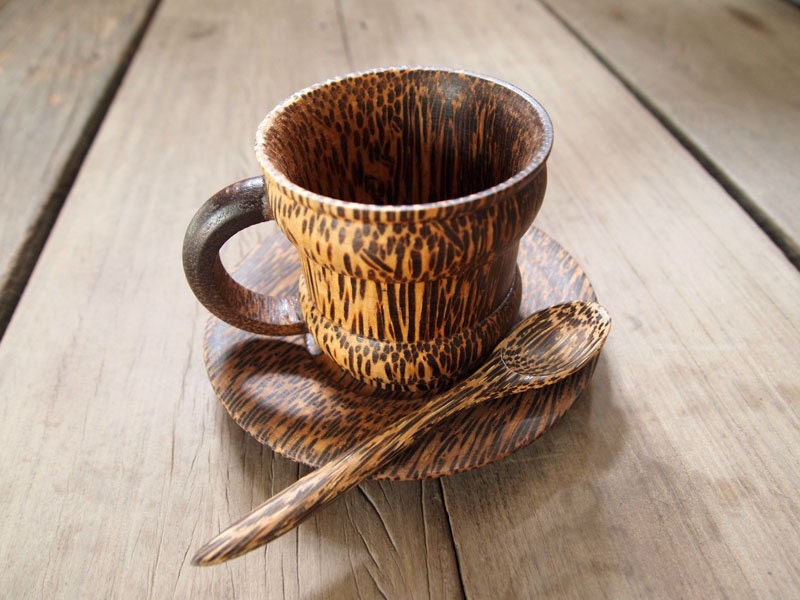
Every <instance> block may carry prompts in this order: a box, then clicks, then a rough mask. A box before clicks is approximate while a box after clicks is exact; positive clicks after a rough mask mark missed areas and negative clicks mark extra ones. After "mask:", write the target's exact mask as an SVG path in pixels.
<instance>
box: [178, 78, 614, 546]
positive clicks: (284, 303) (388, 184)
mask: <svg viewBox="0 0 800 600" xmlns="http://www.w3.org/2000/svg"><path fill="white" fill-rule="evenodd" d="M552 139H553V134H552V125H551V123H550V119H549V117H548V115H547V113H546V112H545V111H544V109H543V108H542V106H541V105H540V104H539V103H538V102H537V101H536V100H534V99H533V98H532V97H531V96H530V95H528V94H527V93H525V92H523V91H522V90H519V89H517V88H515V87H514V86H511V85H509V84H507V83H504V82H502V81H500V80H497V79H494V78H491V77H485V76H480V75H476V74H473V73H468V72H463V71H454V70H449V69H438V68H388V69H378V70H374V71H368V72H362V73H357V74H353V75H348V76H344V77H341V78H337V79H333V80H329V81H327V82H324V83H321V84H318V85H315V86H313V87H311V88H308V89H306V90H304V91H302V92H299V93H297V94H295V95H294V96H292V97H291V98H289V99H288V100H286V101H285V102H284V103H282V104H280V105H279V106H278V107H276V108H275V109H274V110H273V111H271V112H270V113H269V114H268V115H267V117H266V118H265V119H264V121H263V122H262V123H261V125H260V127H259V128H258V132H257V136H256V156H257V159H258V162H259V164H260V166H261V170H262V173H263V175H262V176H260V177H256V178H253V179H250V180H245V181H242V182H239V183H236V184H233V185H231V186H229V187H228V188H225V189H224V190H222V191H221V192H219V193H218V194H217V195H215V196H214V197H212V198H211V199H210V200H208V202H206V203H205V204H204V205H203V207H202V208H201V209H200V210H199V211H198V213H197V214H196V215H195V217H194V219H193V220H192V222H191V224H190V225H189V228H188V230H187V232H186V237H185V240H184V249H183V260H184V269H185V272H186V276H187V280H188V281H189V284H190V286H191V288H192V291H193V292H194V293H195V295H196V296H197V298H198V299H199V300H200V301H201V303H202V304H203V305H204V306H206V307H207V308H208V309H209V311H211V313H213V315H215V316H216V317H217V318H218V319H220V320H221V321H216V320H215V322H216V323H219V325H220V326H221V327H230V328H235V329H238V330H241V331H242V334H243V335H247V336H252V337H254V338H257V337H258V336H262V335H266V336H286V335H290V334H300V333H307V334H309V335H310V336H311V338H313V341H312V342H311V346H313V347H314V349H315V350H316V349H317V348H318V349H319V351H321V353H322V356H323V359H324V361H323V362H324V363H325V364H326V365H335V366H333V367H331V368H332V369H333V370H337V369H338V370H339V371H340V372H341V375H342V378H343V380H344V379H346V380H347V381H350V382H353V384H351V387H352V385H355V386H356V387H358V386H361V387H362V389H361V392H362V393H364V394H366V393H368V392H369V391H375V392H376V394H375V398H374V403H375V407H376V408H375V410H376V412H381V413H386V411H387V408H386V407H387V406H389V407H391V403H392V402H393V397H394V396H396V397H397V398H398V404H399V405H402V406H404V407H406V408H404V409H403V413H407V414H411V415H416V417H415V418H412V419H411V422H416V421H418V420H419V417H420V414H419V413H415V412H414V410H413V406H412V408H410V409H409V408H407V407H408V406H409V403H412V404H413V403H415V402H416V403H418V404H419V406H420V407H425V408H424V411H423V412H426V413H430V412H431V411H432V410H433V407H434V406H435V405H436V394H438V393H440V392H443V391H444V390H447V389H448V388H450V387H452V386H453V385H454V383H455V382H458V381H461V380H463V379H464V378H465V377H467V376H468V375H469V374H470V373H473V372H474V371H475V370H476V369H477V368H478V367H480V366H481V365H482V364H483V363H484V361H486V359H487V357H488V355H489V354H490V353H491V352H492V350H493V348H494V347H495V346H497V344H498V342H500V341H501V340H503V339H504V337H505V336H506V334H507V333H508V332H509V331H510V329H511V328H512V326H513V325H514V323H515V322H517V321H518V320H519V319H520V316H526V314H525V313H526V312H527V311H526V310H524V306H525V302H524V301H523V300H524V298H523V295H524V292H523V289H524V286H525V282H524V281H523V273H525V274H526V275H527V273H526V267H525V265H524V264H522V263H520V265H521V267H520V266H519V265H518V257H519V255H520V243H521V240H523V236H525V235H526V233H527V232H528V230H529V229H530V227H531V224H532V222H533V220H534V218H535V216H536V214H537V213H538V211H539V209H540V207H541V205H542V201H543V198H544V193H545V187H546V182H547V171H546V159H547V157H548V155H549V153H550V148H551V145H552ZM270 220H274V221H275V222H276V224H277V225H278V227H279V229H280V230H281V232H282V233H283V234H284V236H285V237H286V239H287V240H288V241H289V242H290V243H291V245H292V246H293V247H294V249H295V250H296V253H295V256H296V257H297V258H295V260H297V267H296V268H295V269H294V273H293V275H292V276H293V277H295V278H296V284H295V286H294V287H293V290H296V293H293V294H285V295H275V294H272V293H271V290H274V289H276V288H275V287H274V286H271V285H270V284H269V280H270V278H273V277H282V276H283V274H280V273H274V272H263V273H260V274H257V275H256V281H255V284H254V285H252V286H249V287H245V285H242V284H241V283H237V282H236V281H235V280H234V279H233V277H231V275H229V274H228V272H226V270H225V268H224V267H223V265H222V262H221V260H220V258H219V250H220V248H221V247H222V245H223V244H224V243H225V242H226V241H227V240H228V239H230V237H232V236H233V235H234V234H236V233H237V232H239V231H241V230H242V229H244V228H246V227H248V226H250V225H253V224H256V223H259V222H263V221H270ZM526 239H527V238H526ZM523 245H524V244H523ZM573 271H574V269H573ZM535 277H536V276H535V275H534V278H535ZM261 280H263V281H261ZM265 291H266V292H267V293H265ZM581 296H582V297H568V298H564V300H592V299H593V294H592V293H591V291H590V290H589V291H588V292H587V293H586V294H582V295H581ZM556 297H557V293H556ZM521 306H522V307H523V310H522V311H521ZM570 306H572V307H573V308H572V309H571V310H575V311H577V312H581V311H585V310H589V309H587V308H586V307H587V306H589V305H586V304H583V303H581V304H580V305H576V304H572V305H570ZM592 306H593V307H594V308H593V309H592V310H594V311H595V312H594V313H592V314H593V315H594V317H595V318H598V319H599V317H597V315H599V314H601V313H602V315H605V312H604V311H602V310H601V309H600V307H597V306H596V305H592ZM576 307H577V308H576ZM537 308H539V307H537ZM541 308H544V307H541ZM598 311H600V312H598ZM521 313H522V314H521ZM528 320H531V321H536V319H535V318H534V317H529V319H528ZM599 320H600V321H603V322H604V325H603V327H602V328H600V329H595V330H593V334H592V335H590V336H589V337H590V338H592V337H593V336H594V342H595V343H594V345H591V346H587V347H591V348H592V353H591V355H590V356H585V357H584V358H585V360H584V361H583V362H582V363H581V364H580V365H579V366H580V368H581V369H583V368H584V367H587V368H593V365H594V362H596V357H597V354H598V353H599V351H600V348H601V346H602V342H603V341H604V339H605V333H606V332H607V326H608V324H607V315H605V316H604V317H603V318H602V319H599ZM598 322H599V321H598ZM565 323H566V321H565ZM565 327H566V325H565ZM562 333H563V332H562ZM253 334H256V335H253ZM525 335H532V331H531V330H529V329H526V330H525ZM564 339H565V340H567V342H564V343H572V344H573V345H574V344H575V339H574V338H571V337H570V335H565V337H564ZM570 339H571V340H572V342H569V340H570ZM518 341H519V340H518ZM598 341H599V343H597V342H598ZM506 342H507V340H505V341H504V342H503V344H505V343H506ZM550 342H552V339H550V340H549V341H548V343H550ZM207 343H208V338H207ZM584 343H586V344H588V343H589V340H588V339H587V340H584ZM213 353H214V350H213V349H212V348H210V347H209V346H208V345H207V364H209V363H208V355H209V354H213ZM493 356H495V357H496V356H497V354H494V355H493ZM217 362H218V363H219V361H217ZM501 362H502V361H501ZM577 371H578V368H575V369H573V370H571V371H569V372H566V370H564V372H563V373H562V375H561V377H560V378H559V381H560V380H561V379H564V378H568V377H570V376H572V375H573V374H574V373H576V372H577ZM209 373H210V375H211V379H212V383H215V382H214V380H215V378H219V377H228V376H227V375H225V376H223V375H221V374H220V373H219V372H218V370H215V371H214V373H213V374H212V371H211V370H209ZM589 375H591V373H590V372H589ZM333 379H337V377H333ZM585 379H586V380H587V381H584V382H583V384H582V386H585V385H586V383H587V382H588V378H585ZM470 381H472V384H471V385H472V387H469V389H470V391H471V394H472V395H473V396H474V395H475V394H478V395H480V394H481V393H482V392H481V391H480V388H481V385H480V381H478V382H477V385H476V382H475V381H474V378H472V379H470ZM552 383H553V382H552V381H549V382H545V383H543V384H542V385H539V386H538V387H539V388H543V387H545V386H546V385H549V384H552ZM462 387H463V384H462ZM215 389H217V385H216V384H215ZM459 389H460V388H459ZM526 389H527V388H526ZM531 389H532V388H531ZM581 389H582V387H581ZM523 391H525V390H517V391H516V392H509V393H520V394H521V393H522V392H523ZM573 391H574V390H573ZM218 392H219V390H218ZM265 393H269V392H268V390H265ZM578 393H579V392H578ZM448 394H449V392H445V393H444V394H443V395H442V398H445V397H446V396H448ZM223 395H224V394H223ZM223 395H221V399H223V403H224V402H225V401H224V398H222V396H223ZM576 395H577V394H574V393H573V394H571V395H570V398H571V400H570V402H569V404H571V401H572V400H574V397H575V396H576ZM418 396H424V398H417V397H418ZM431 398H433V400H431ZM463 400H464V398H462V401H463ZM287 401H289V402H290V401H291V400H290V399H287ZM426 402H427V403H428V404H426ZM379 405H380V406H379ZM226 408H229V411H230V407H229V406H227V404H226ZM388 410H389V412H391V408H389V409H388ZM453 412H458V409H457V410H455V411H453ZM466 412H467V411H465V413H466ZM399 416H400V415H398V417H399ZM234 418H236V417H235V415H234ZM404 418H406V419H408V417H407V416H406V417H404ZM398 420H400V419H399V418H398ZM237 421H238V419H237ZM437 422H438V421H437ZM537 435H538V434H537ZM396 437H397V436H395V438H396ZM400 437H402V436H400ZM533 437H535V436H532V437H531V439H532V438H533ZM395 441H396V440H395ZM415 441H419V440H416V438H415ZM337 443H341V444H342V447H341V452H342V453H344V452H345V451H346V450H348V449H349V448H350V447H352V446H354V445H357V444H358V443H362V444H363V443H364V440H363V439H361V440H359V439H358V436H357V435H356V436H355V437H354V439H347V438H346V437H345V438H343V439H340V440H337ZM403 444H404V445H403V448H405V447H406V446H408V445H410V444H411V442H403ZM379 445H380V444H379ZM376 452H377V450H376V449H375V448H372V449H371V450H370V451H369V453H370V454H375V453H376ZM396 454H397V453H395V454H392V456H388V455H387V457H383V458H382V459H381V460H382V462H380V461H379V462H380V464H379V465H377V466H376V467H375V468H373V469H372V471H370V472H369V473H366V474H365V471H363V470H362V471H358V475H357V476H354V478H351V480H350V481H351V484H352V485H354V484H355V483H357V482H358V481H360V480H362V479H363V478H364V477H367V476H370V475H371V474H372V473H373V472H374V471H376V470H377V467H379V466H383V465H384V464H386V463H388V462H389V460H390V459H391V458H394V456H396ZM318 477H321V476H318ZM337 490H338V492H341V489H339V488H337ZM338 492H337V494H338ZM337 494H333V495H332V496H330V498H331V499H332V498H333V497H335V496H336V495H337ZM295 502H297V499H295ZM322 504H324V502H323V503H322ZM311 505H312V506H314V505H313V503H312V504H311ZM312 510H313V508H312ZM251 525H252V523H251ZM294 525H296V522H294V521H292V522H291V525H290V526H294ZM248 535H249V534H248ZM251 539H252V536H251ZM259 539H260V538H259ZM260 543H264V542H263V541H262V542H260ZM251 545H252V544H251ZM256 545H257V544H256ZM252 547H255V546H252ZM248 549H251V546H248ZM234 555H235V554H230V555H224V556H223V557H222V558H221V559H220V558H219V557H218V556H215V558H216V559H217V561H218V560H225V559H227V558H230V557H232V556H234ZM200 562H203V561H200ZM206 562H211V561H206Z"/></svg>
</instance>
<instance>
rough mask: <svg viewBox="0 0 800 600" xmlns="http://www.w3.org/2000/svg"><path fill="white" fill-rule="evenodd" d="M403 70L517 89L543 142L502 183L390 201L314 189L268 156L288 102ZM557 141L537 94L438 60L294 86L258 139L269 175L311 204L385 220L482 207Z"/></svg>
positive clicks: (531, 171)
mask: <svg viewBox="0 0 800 600" xmlns="http://www.w3.org/2000/svg"><path fill="white" fill-rule="evenodd" d="M404 71H431V72H442V73H450V74H456V75H466V76H468V77H473V78H476V79H481V80H484V81H487V82H490V83H493V84H495V85H499V86H501V87H504V88H506V89H507V90H509V91H511V92H512V93H514V94H516V95H518V96H520V97H521V98H523V99H524V100H525V101H526V102H527V103H528V104H529V105H530V106H532V107H533V109H534V111H535V113H536V114H537V116H538V117H539V120H540V122H541V124H542V129H543V136H542V143H541V145H540V147H539V149H538V150H537V151H536V153H535V154H534V155H533V157H532V158H531V159H530V160H529V161H528V162H527V163H526V164H525V165H524V166H523V167H522V168H521V169H518V170H517V171H516V172H515V173H514V174H513V175H512V176H511V177H509V178H507V179H505V180H503V181H501V182H499V183H496V184H495V185H493V186H491V187H488V188H485V189H482V190H480V191H477V192H473V193H471V194H467V195H464V196H457V197H454V198H446V199H443V200H435V201H433V202H421V203H418V204H391V205H385V204H372V203H363V202H354V201H352V200H344V199H342V198H334V197H332V196H326V195H325V194H320V193H318V192H313V191H311V190H309V189H308V188H305V187H303V186H301V185H298V184H297V183H295V182H294V181H292V180H291V179H289V177H287V176H286V174H285V173H284V172H283V171H282V170H281V169H279V168H278V167H277V166H276V165H275V164H274V162H273V161H272V160H271V159H270V158H269V156H267V154H266V152H265V151H264V148H265V146H266V143H265V142H266V133H267V131H268V130H269V128H270V126H271V124H272V122H273V121H274V120H275V118H277V116H278V115H279V114H281V113H282V112H283V111H284V110H286V108H287V107H289V106H290V105H292V104H294V103H295V102H297V101H298V100H299V99H300V98H302V97H304V96H306V95H308V94H310V93H312V92H314V91H316V90H318V89H320V88H324V87H327V86H329V85H333V84H335V83H338V82H341V81H345V80H348V79H356V78H359V77H364V76H366V75H373V74H380V73H392V72H394V73H398V72H404ZM552 146H553V124H552V122H551V120H550V115H548V113H547V111H546V110H545V108H544V107H543V106H542V104H541V103H540V102H539V101H538V100H536V99H535V98H534V97H533V96H531V95H530V94H529V93H528V92H526V91H525V90H523V89H521V88H519V87H517V86H515V85H513V84H511V83H508V82H507V81H503V80H502V79H499V78H497V77H493V76H490V75H484V74H481V73H476V72H474V71H470V70H466V69H453V68H449V67H438V66H394V67H379V68H375V69H368V70H363V71H355V72H352V73H348V74H345V75H340V76H338V77H333V78H331V79H327V80H325V81H322V82H320V83H315V84H314V85H311V86H308V87H306V88H304V89H302V90H300V91H298V92H295V93H294V94H292V95H291V96H289V97H288V98H287V99H286V100H284V101H283V102H281V103H280V104H278V105H277V106H276V107H275V108H273V109H272V110H271V111H270V112H269V113H267V115H266V117H264V119H263V120H262V121H261V123H260V124H259V126H258V129H257V131H256V139H255V153H256V159H257V160H258V162H259V165H260V166H261V169H262V170H263V172H264V175H268V176H269V177H270V178H271V179H272V180H274V181H275V183H277V184H278V185H279V186H281V187H282V188H284V189H285V190H287V191H289V192H290V193H291V194H292V195H293V196H294V197H295V198H298V199H302V200H303V202H304V203H305V204H307V205H309V207H310V208H313V209H316V210H322V211H323V212H326V213H329V214H332V215H335V216H338V217H343V218H346V217H347V216H348V215H352V213H353V212H356V214H358V215H359V216H360V217H362V218H363V216H364V215H365V214H372V215H374V216H375V217H376V218H378V219H379V220H383V219H382V217H383V218H385V217H389V220H392V219H391V217H393V216H396V215H398V213H399V214H402V217H403V218H404V219H409V218H426V217H430V216H434V215H435V214H436V213H437V212H438V211H440V210H442V209H456V208H467V209H470V208H471V207H472V206H474V207H475V208H477V206H479V205H482V203H481V202H480V201H481V200H483V199H486V198H490V197H495V196H496V195H497V194H500V193H502V192H504V191H505V190H507V189H509V188H513V187H515V186H517V185H518V184H519V183H521V182H523V181H525V180H526V179H528V178H530V177H532V176H533V175H535V174H536V173H537V171H538V170H539V169H540V168H542V167H543V166H544V164H545V162H546V160H547V158H548V156H549V155H550V151H551V149H552Z"/></svg>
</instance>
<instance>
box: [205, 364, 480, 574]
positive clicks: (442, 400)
mask: <svg viewBox="0 0 800 600" xmlns="http://www.w3.org/2000/svg"><path fill="white" fill-rule="evenodd" d="M487 366H488V365H487ZM477 381H480V380H476V379H474V378H471V379H469V380H467V381H464V382H462V384H460V385H457V386H456V387H455V388H453V389H451V390H450V391H449V392H446V393H445V394H443V395H439V396H437V397H436V398H434V399H432V400H430V401H429V402H427V403H426V404H425V405H424V406H421V407H420V408H418V409H417V410H415V411H413V412H412V413H410V414H409V415H407V416H406V417H404V418H403V419H400V420H399V421H397V422H396V423H394V424H393V425H392V426H390V427H388V428H387V429H386V430H384V431H383V432H381V433H380V434H379V435H377V436H374V437H372V438H369V439H367V440H365V441H363V442H361V443H360V444H358V445H357V446H355V447H354V448H352V449H351V450H350V451H348V452H346V453H344V454H343V455H342V456H339V457H338V458H336V459H334V460H332V461H330V462H328V463H326V464H325V465H323V466H322V467H320V468H319V469H317V470H316V471H312V472H311V473H309V474H308V475H306V476H305V477H302V478H300V479H298V480H297V481H296V482H295V483H293V484H292V485H290V486H289V487H287V488H285V489H283V490H282V491H280V492H278V493H277V494H276V495H274V496H273V497H272V498H270V499H269V500H267V501H266V502H265V503H263V504H262V505H260V506H259V507H257V508H255V509H254V510H253V511H252V512H250V513H249V514H247V515H245V516H244V517H243V518H241V519H239V520H238V521H237V522H236V523H234V524H233V525H231V526H230V527H228V528H227V529H226V530H224V531H223V532H221V533H220V534H219V535H217V536H216V537H215V538H214V539H212V540H211V541H210V542H208V543H207V544H206V545H205V546H203V547H202V548H201V549H200V550H199V551H198V552H197V554H196V555H195V557H194V559H193V560H192V563H193V564H195V565H213V564H218V563H221V562H225V561H227V560H230V559H231V558H236V557H237V556H240V555H242V554H245V553H246V552H250V551H251V550H255V549H256V548H258V547H259V546H262V545H264V544H266V543H268V542H270V541H272V540H274V539H275V538H277V537H279V536H281V535H283V534H284V533H286V532H287V531H290V530H291V529H294V528H295V527H297V526H298V525H299V524H300V522H301V521H303V520H304V519H305V518H306V517H308V516H309V515H310V514H311V513H313V512H315V511H316V510H318V509H320V508H322V507H323V506H326V505H327V504H329V503H330V502H332V501H333V500H335V499H336V498H338V497H339V496H340V495H341V494H343V493H345V492H346V491H348V490H349V489H350V488H352V487H354V486H356V485H358V484H359V483H361V482H362V481H364V480H365V479H366V478H368V477H369V476H370V475H372V474H373V473H374V472H375V471H377V470H378V469H380V468H381V467H382V466H383V465H385V464H386V463H387V462H388V461H390V460H391V459H392V458H394V457H395V456H396V455H397V454H398V453H400V452H401V451H403V450H405V449H406V448H408V447H409V446H411V445H412V444H413V443H414V442H415V441H416V440H417V439H419V437H420V435H422V434H423V433H425V432H426V431H428V430H429V429H430V428H431V427H432V426H434V425H436V424H437V423H439V422H440V421H442V420H443V419H445V418H447V417H449V416H451V415H453V414H455V413H456V412H458V411H460V410H463V409H464V408H466V407H468V406H471V405H473V404H475V403H477V402H470V400H472V399H476V398H481V396H480V393H479V390H476V385H477ZM476 391H478V393H476ZM485 399H486V397H485V396H484V397H483V398H481V400H479V401H482V400H485Z"/></svg>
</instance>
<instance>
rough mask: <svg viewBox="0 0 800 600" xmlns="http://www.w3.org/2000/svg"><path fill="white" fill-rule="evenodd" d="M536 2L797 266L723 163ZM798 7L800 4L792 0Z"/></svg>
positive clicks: (780, 233)
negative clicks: (625, 90)
mask: <svg viewBox="0 0 800 600" xmlns="http://www.w3.org/2000/svg"><path fill="white" fill-rule="evenodd" d="M538 2H539V4H541V5H542V7H543V8H544V9H545V10H546V11H547V12H548V13H549V14H550V15H552V16H553V18H554V19H556V20H557V21H558V22H559V23H561V24H562V25H563V26H564V28H565V29H566V30H567V31H569V32H570V34H572V35H573V36H574V37H575V39H577V40H578V41H579V42H580V43H581V45H583V46H584V48H586V49H587V50H588V51H589V52H590V53H591V54H592V56H594V57H595V58H596V59H597V60H598V62H600V64H601V65H603V66H604V67H605V68H606V69H607V70H608V71H609V72H610V73H611V74H612V75H613V76H614V77H615V78H616V79H617V80H618V81H619V82H620V83H621V84H622V85H623V86H624V87H625V89H627V90H628V91H629V92H630V93H631V94H632V95H633V96H634V97H635V98H636V99H637V100H638V101H639V103H640V104H641V105H642V106H644V108H645V109H646V110H647V111H648V112H649V113H650V114H652V115H653V116H654V117H655V118H656V119H657V120H658V122H659V123H661V125H662V126H663V127H664V128H665V129H666V130H667V131H669V132H670V134H671V135H672V136H673V137H674V138H675V139H676V140H677V141H678V142H679V143H680V144H681V146H683V147H684V148H685V149H686V150H687V151H688V152H689V153H690V154H691V155H692V156H693V157H694V159H695V160H696V161H697V162H698V163H700V165H701V166H702V167H703V169H704V170H705V171H706V172H707V173H708V174H709V175H710V176H711V177H712V178H713V179H714V180H715V181H716V182H717V183H718V184H719V185H720V186H721V187H722V189H724V190H725V191H726V192H727V194H728V195H729V196H730V197H731V198H732V199H733V200H734V201H736V203H737V204H739V206H741V208H742V210H744V211H745V212H746V213H747V214H748V215H749V216H750V218H751V219H753V221H755V223H756V224H757V225H758V226H759V227H760V228H761V229H762V230H763V231H764V233H766V234H767V236H768V237H769V239H770V240H771V241H772V242H773V243H774V244H775V245H776V246H777V247H778V248H779V249H780V250H781V252H783V254H784V255H785V256H786V258H787V259H788V260H789V262H790V263H792V265H794V267H795V268H796V269H798V270H800V245H798V243H797V242H795V241H794V240H792V238H791V236H790V235H789V234H788V233H787V232H786V231H785V230H784V229H783V228H782V227H781V226H780V225H779V224H778V223H776V222H775V220H774V219H773V218H772V217H770V216H769V215H768V214H767V213H766V212H765V211H764V210H763V209H762V208H761V207H760V206H759V205H758V203H757V202H756V201H755V200H754V199H753V198H751V197H750V195H749V194H748V193H747V192H745V191H744V190H743V189H742V188H741V187H740V186H739V185H738V184H737V183H736V182H735V181H733V179H732V178H731V177H729V176H728V174H727V173H726V172H725V169H724V167H723V166H721V165H719V164H718V163H717V162H716V161H715V160H714V159H713V158H712V157H711V156H709V155H708V154H707V153H706V152H704V151H703V149H702V148H700V146H699V145H698V144H697V143H695V142H694V141H692V139H691V138H690V136H689V135H688V134H687V133H685V132H684V131H683V130H682V129H681V127H680V125H679V124H678V123H676V122H675V121H674V120H673V119H671V118H670V117H669V116H668V115H667V114H666V113H665V112H664V111H663V110H661V109H660V108H658V106H657V104H656V102H655V101H653V100H651V99H650V97H649V96H647V94H646V93H645V92H644V91H643V90H641V89H639V88H638V87H637V86H636V85H634V84H633V82H632V81H631V80H630V79H629V78H628V77H626V76H625V74H624V73H623V72H622V70H621V69H618V68H617V67H616V66H615V65H614V64H613V63H612V61H611V60H610V59H609V58H608V57H606V56H605V55H604V54H603V53H602V52H601V51H600V50H599V49H598V48H597V47H596V46H595V45H593V44H592V43H591V42H590V41H589V40H588V39H587V38H586V37H585V36H583V35H582V34H581V33H580V31H578V29H577V28H575V27H574V26H573V25H572V23H570V22H569V21H568V20H567V19H566V18H564V17H562V16H561V14H559V13H558V12H557V11H556V10H554V9H553V8H552V6H551V0H538ZM795 5H796V6H799V7H800V4H797V3H795Z"/></svg>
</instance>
